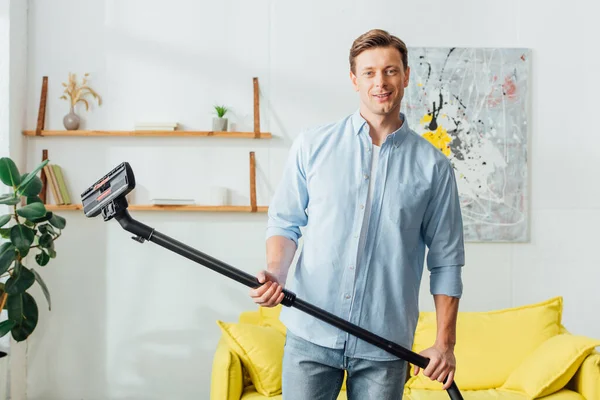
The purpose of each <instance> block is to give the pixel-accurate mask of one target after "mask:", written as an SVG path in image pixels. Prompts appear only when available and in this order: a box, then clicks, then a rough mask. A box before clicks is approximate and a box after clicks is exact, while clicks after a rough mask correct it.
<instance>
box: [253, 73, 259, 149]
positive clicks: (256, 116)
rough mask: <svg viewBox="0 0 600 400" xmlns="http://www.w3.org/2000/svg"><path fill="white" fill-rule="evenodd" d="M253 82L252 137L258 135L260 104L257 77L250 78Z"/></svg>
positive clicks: (257, 136)
mask: <svg viewBox="0 0 600 400" xmlns="http://www.w3.org/2000/svg"><path fill="white" fill-rule="evenodd" d="M252 80H253V83H254V137H255V138H256V139H258V138H259V137H260V104H259V94H260V93H259V91H258V78H252Z"/></svg>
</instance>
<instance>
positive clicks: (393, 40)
mask: <svg viewBox="0 0 600 400" xmlns="http://www.w3.org/2000/svg"><path fill="white" fill-rule="evenodd" d="M389 46H392V47H394V48H395V49H396V50H398V51H399V52H400V55H401V56H402V64H404V69H406V68H407V67H408V50H407V49H406V44H404V42H403V41H402V40H400V39H399V38H397V37H396V36H393V35H390V34H389V33H388V32H386V31H384V30H382V29H371V30H370V31H368V32H366V33H363V34H362V35H360V36H359V37H358V38H356V40H354V43H352V48H351V49H350V70H351V71H352V73H356V71H355V67H356V65H355V59H356V57H358V55H359V54H360V53H362V52H363V51H365V50H369V49H373V48H376V47H389Z"/></svg>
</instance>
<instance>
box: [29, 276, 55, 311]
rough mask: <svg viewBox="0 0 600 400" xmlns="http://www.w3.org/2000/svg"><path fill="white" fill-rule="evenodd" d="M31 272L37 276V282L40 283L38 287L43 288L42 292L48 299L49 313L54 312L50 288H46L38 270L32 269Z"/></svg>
mask: <svg viewBox="0 0 600 400" xmlns="http://www.w3.org/2000/svg"><path fill="white" fill-rule="evenodd" d="M31 272H32V273H33V275H35V281H36V282H37V283H38V285H40V288H42V292H43V293H44V296H45V297H46V301H47V302H48V311H52V300H51V299H50V291H49V290H48V286H46V282H44V280H43V279H42V276H41V275H40V274H39V273H38V272H37V271H36V270H34V269H32V270H31Z"/></svg>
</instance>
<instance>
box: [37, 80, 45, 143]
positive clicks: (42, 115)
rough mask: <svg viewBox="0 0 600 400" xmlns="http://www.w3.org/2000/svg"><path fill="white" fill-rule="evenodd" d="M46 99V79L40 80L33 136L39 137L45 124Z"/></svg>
mask: <svg viewBox="0 0 600 400" xmlns="http://www.w3.org/2000/svg"><path fill="white" fill-rule="evenodd" d="M47 97H48V77H47V76H44V77H43V78H42V93H41V95H40V109H39V111H38V119H37V127H36V129H35V135H36V136H40V135H41V134H42V131H43V130H44V125H45V124H46V99H47Z"/></svg>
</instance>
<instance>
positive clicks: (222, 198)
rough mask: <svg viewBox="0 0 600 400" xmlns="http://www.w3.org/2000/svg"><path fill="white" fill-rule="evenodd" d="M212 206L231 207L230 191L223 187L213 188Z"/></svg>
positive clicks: (211, 189) (211, 191)
mask: <svg viewBox="0 0 600 400" xmlns="http://www.w3.org/2000/svg"><path fill="white" fill-rule="evenodd" d="M210 205H211V206H227V205H229V189H227V188H226V187H222V186H211V188H210Z"/></svg>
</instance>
